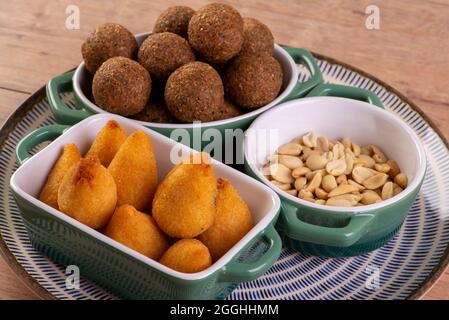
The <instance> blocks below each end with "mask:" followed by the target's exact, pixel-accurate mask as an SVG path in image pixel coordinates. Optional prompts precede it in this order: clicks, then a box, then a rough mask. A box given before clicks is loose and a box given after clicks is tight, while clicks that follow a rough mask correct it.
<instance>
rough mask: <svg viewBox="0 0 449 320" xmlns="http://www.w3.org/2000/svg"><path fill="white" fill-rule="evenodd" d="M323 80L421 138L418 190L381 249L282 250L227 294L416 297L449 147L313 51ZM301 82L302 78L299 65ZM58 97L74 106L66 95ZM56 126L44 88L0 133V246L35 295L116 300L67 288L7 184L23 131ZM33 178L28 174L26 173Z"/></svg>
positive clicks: (443, 193) (384, 88) (402, 105)
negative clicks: (365, 95) (342, 254)
mask: <svg viewBox="0 0 449 320" xmlns="http://www.w3.org/2000/svg"><path fill="white" fill-rule="evenodd" d="M314 55H315V57H316V58H317V62H318V65H319V67H320V69H321V71H322V73H323V76H324V79H325V81H326V82H328V83H338V84H346V85H351V86H356V87H360V88H365V89H368V90H371V91H373V92H375V93H376V94H377V95H378V96H379V98H380V99H381V100H382V102H383V103H384V105H385V109H386V110H388V111H390V112H392V113H394V114H395V115H396V116H398V117H400V118H401V119H403V120H404V121H405V122H407V123H408V125H409V126H410V127H411V128H412V129H413V130H414V131H415V132H416V133H417V134H418V136H419V137H420V138H421V139H422V142H423V144H424V147H425V149H426V153H427V160H428V164H427V166H428V167H427V173H426V178H425V180H424V184H423V187H422V190H421V192H420V194H419V196H418V198H417V200H416V201H415V203H414V205H413V207H412V209H411V210H410V213H409V215H408V217H407V219H406V221H405V223H404V225H403V226H402V228H401V229H400V231H399V232H398V234H397V235H396V236H395V237H394V238H393V239H392V240H391V241H390V242H389V243H388V244H387V245H385V246H384V247H382V248H380V249H378V250H376V251H374V252H371V253H368V254H364V255H361V256H358V257H353V258H339V259H326V258H318V257H311V256H306V255H303V254H300V253H297V252H293V251H289V250H287V249H283V251H282V254H281V257H280V258H279V260H278V261H277V262H276V263H275V265H274V266H273V267H272V268H271V269H270V270H269V271H268V272H267V273H266V274H265V275H264V276H262V277H260V278H259V279H257V280H255V281H252V282H247V283H243V284H242V285H240V286H239V287H238V288H237V289H236V290H235V291H234V292H233V293H232V294H231V295H230V296H229V297H228V299H407V298H409V299H416V298H419V297H420V296H422V295H423V294H424V293H425V292H426V291H427V290H428V289H429V288H430V287H431V286H432V285H433V284H434V283H435V281H436V280H437V279H438V278H439V276H440V275H441V274H442V272H443V271H444V269H445V267H446V266H447V264H448V263H449V246H448V241H449V210H448V208H449V150H448V146H449V144H448V142H447V141H446V140H445V139H444V137H443V136H442V135H441V134H440V133H439V131H438V129H437V128H436V127H435V126H434V125H433V124H432V122H431V121H430V120H429V119H428V118H427V117H426V116H425V115H424V114H423V113H422V111H421V110H419V108H418V107H416V106H415V105H414V104H413V103H411V102H410V101H408V100H407V99H406V98H405V97H404V96H403V95H402V94H400V93H399V92H397V91H396V90H394V89H393V88H391V87H390V86H388V85H387V84H385V83H383V82H382V81H380V80H378V79H376V78H374V77H373V76H370V75H368V74H366V73H364V72H363V71H360V70H358V69H356V68H354V67H352V66H349V65H346V64H343V63H341V62H338V61H336V60H334V59H331V58H328V57H325V56H322V55H319V54H314ZM298 68H299V69H300V79H299V80H300V81H303V80H305V79H306V78H307V77H308V74H307V71H306V69H305V68H303V67H302V66H298ZM62 98H63V99H64V101H65V102H66V103H67V104H68V105H69V106H74V101H73V94H72V93H70V92H69V93H64V94H63V95H62ZM53 123H55V119H54V118H53V116H52V114H51V112H50V108H49V105H48V101H47V98H46V95H45V88H41V89H40V90H38V91H37V92H36V93H34V94H33V95H32V96H31V97H30V98H29V99H27V100H26V101H25V102H24V103H23V104H22V105H21V106H20V107H19V108H18V109H17V110H16V111H15V112H14V113H13V114H12V115H11V116H10V118H9V119H8V120H7V121H6V123H5V124H4V126H3V127H2V129H1V131H0V148H1V154H0V163H1V166H0V236H1V237H0V251H1V253H2V255H3V256H4V258H5V259H6V261H7V263H8V264H9V265H10V266H11V267H12V268H13V270H14V271H15V272H16V273H17V274H18V275H19V276H20V277H21V278H22V279H23V281H24V282H25V283H26V284H27V285H28V286H29V287H30V288H31V289H32V290H33V291H35V292H36V294H37V295H39V296H40V297H42V298H47V299H48V298H58V299H115V298H117V297H115V296H113V295H112V294H111V293H109V292H107V291H105V290H104V289H103V288H101V287H99V286H97V285H96V284H94V283H92V282H90V281H89V280H87V279H84V278H81V280H80V289H79V290H74V289H67V288H66V275H65V268H64V267H63V266H61V265H57V264H55V263H53V262H52V261H50V260H49V259H48V258H46V257H45V256H44V255H42V254H41V253H39V252H38V251H36V250H35V249H34V248H33V247H32V245H31V243H30V241H29V239H28V235H27V232H26V230H25V227H24V225H23V222H22V219H21V216H20V214H19V212H18V209H17V206H16V204H15V202H14V199H13V198H12V194H11V191H10V188H9V179H10V177H11V175H12V173H13V172H14V170H15V169H16V168H17V164H16V161H15V156H14V148H15V146H16V145H17V143H18V142H19V141H20V139H22V138H23V137H24V136H25V135H26V134H27V133H29V132H31V131H32V130H34V129H36V128H38V127H41V126H45V125H49V124H53ZM30 179H32V177H30Z"/></svg>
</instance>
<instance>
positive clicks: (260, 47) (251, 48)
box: [240, 18, 274, 55]
mask: <svg viewBox="0 0 449 320" xmlns="http://www.w3.org/2000/svg"><path fill="white" fill-rule="evenodd" d="M243 35H244V40H243V45H242V50H241V52H240V54H242V53H249V54H260V53H267V54H270V55H272V54H273V48H274V37H273V34H272V33H271V31H270V29H268V27H267V26H266V25H265V24H263V23H262V22H260V21H259V20H257V19H254V18H243Z"/></svg>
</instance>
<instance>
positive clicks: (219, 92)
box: [165, 61, 224, 122]
mask: <svg viewBox="0 0 449 320" xmlns="http://www.w3.org/2000/svg"><path fill="white" fill-rule="evenodd" d="M165 102H166V104H167V108H168V110H169V111H170V113H171V114H172V115H173V116H175V117H176V118H177V119H178V120H180V121H182V122H192V121H195V120H198V121H212V120H214V116H215V114H216V113H217V112H218V110H219V109H221V108H222V106H223V102H224V89H223V83H222V81H221V78H220V75H219V74H218V73H217V71H215V69H214V68H212V67H211V66H210V65H208V64H206V63H203V62H198V61H196V62H191V63H188V64H186V65H184V66H182V67H181V68H179V69H177V70H176V71H175V72H173V73H172V74H171V76H170V77H169V78H168V80H167V84H166V86H165Z"/></svg>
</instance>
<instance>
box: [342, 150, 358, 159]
mask: <svg viewBox="0 0 449 320" xmlns="http://www.w3.org/2000/svg"><path fill="white" fill-rule="evenodd" d="M346 154H349V155H350V156H351V157H352V160H354V159H355V158H357V157H356V156H355V154H354V152H352V150H351V148H345V156H346Z"/></svg>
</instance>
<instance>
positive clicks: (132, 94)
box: [92, 57, 151, 116]
mask: <svg viewBox="0 0 449 320" xmlns="http://www.w3.org/2000/svg"><path fill="white" fill-rule="evenodd" d="M150 93H151V77H150V74H149V73H148V71H147V70H146V69H145V68H144V67H142V66H141V65H140V64H138V63H137V62H136V61H133V60H131V59H128V58H124V57H114V58H111V59H109V60H107V61H106V62H104V63H103V64H102V65H101V67H100V68H99V69H98V70H97V72H96V73H95V76H94V79H93V82H92V94H93V96H94V100H95V103H96V104H97V105H98V106H99V107H101V108H102V109H104V110H106V111H108V112H111V113H115V114H119V115H122V116H130V115H133V114H136V113H139V112H140V111H142V110H143V108H144V107H145V105H146V103H147V101H148V98H149V96H150Z"/></svg>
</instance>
